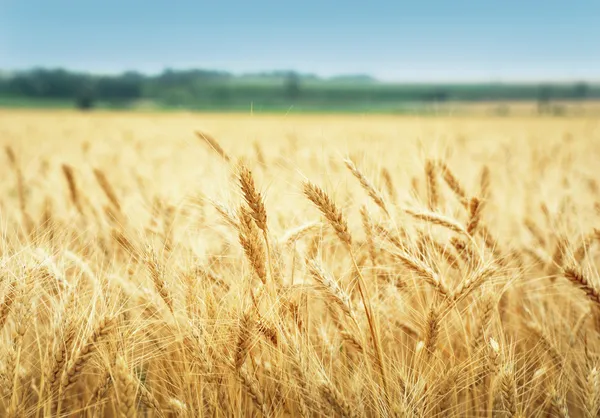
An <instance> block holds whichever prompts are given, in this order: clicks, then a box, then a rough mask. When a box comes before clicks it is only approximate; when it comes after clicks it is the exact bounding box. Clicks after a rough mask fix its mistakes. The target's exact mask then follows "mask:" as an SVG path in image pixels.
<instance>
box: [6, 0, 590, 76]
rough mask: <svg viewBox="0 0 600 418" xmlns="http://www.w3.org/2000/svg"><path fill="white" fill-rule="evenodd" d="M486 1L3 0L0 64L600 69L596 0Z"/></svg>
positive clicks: (362, 70)
mask: <svg viewBox="0 0 600 418" xmlns="http://www.w3.org/2000/svg"><path fill="white" fill-rule="evenodd" d="M483 3H484V2H477V1H472V0H469V1H466V0H457V1H453V2H447V1H443V0H427V1H420V2H418V1H411V2H407V1H405V2H391V1H387V2H384V1H373V2H370V3H366V2H359V1H355V0H350V1H347V2H345V3H344V4H343V7H341V5H340V4H338V3H337V2H333V1H325V0H324V1H316V0H305V1H303V2H296V3H290V4H284V2H281V1H279V2H277V1H273V0H257V1H253V2H238V1H231V0H229V1H220V2H211V3H209V2H206V1H201V2H197V1H196V2H193V1H190V0H181V1H179V2H166V1H164V0H156V1H153V2H147V3H146V2H142V1H139V0H128V1H126V0H121V1H117V0H105V1H102V2H100V1H87V0H80V1H73V0H55V1H53V2H47V1H45V0H0V69H2V70H16V69H25V68H31V67H36V66H42V67H64V68H66V69H70V70H79V71H88V72H96V73H117V72H123V71H127V70H134V71H139V72H143V73H157V72H160V71H162V70H163V69H165V68H175V69H185V68H202V69H218V70H224V71H228V72H232V73H235V74H241V73H252V72H263V71H265V72H269V71H272V70H288V69H290V70H295V71H299V72H302V73H314V74H317V75H319V76H323V77H330V76H336V75H345V74H368V75H371V76H373V77H375V78H377V79H380V80H383V81H400V82H402V81H422V82H427V81H538V80H555V81H573V80H580V79H585V80H599V79H600V54H599V53H598V50H599V49H598V47H597V44H596V43H597V39H600V25H597V24H596V23H597V21H598V20H599V19H600V2H596V1H588V0H584V1H574V2H573V1H572V2H566V1H546V2H542V1H537V0H536V1H530V2H522V1H516V0H506V1H503V2H501V3H500V2H495V3H494V4H483ZM488 3H490V2H488Z"/></svg>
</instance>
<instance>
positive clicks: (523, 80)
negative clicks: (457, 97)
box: [0, 65, 600, 84]
mask: <svg viewBox="0 0 600 418" xmlns="http://www.w3.org/2000/svg"><path fill="white" fill-rule="evenodd" d="M33 70H50V71H56V70H63V71H66V72H69V73H75V74H86V75H92V76H106V77H111V76H112V77H115V76H122V75H124V74H127V73H135V74H139V75H142V76H145V77H156V76H159V75H161V74H164V73H165V72H167V71H173V72H185V71H206V72H216V73H224V74H226V75H231V76H233V77H251V76H269V75H275V74H279V73H280V74H281V75H283V74H285V73H295V74H297V75H299V76H301V77H314V78H316V79H318V80H323V81H328V80H330V81H331V80H335V79H336V78H352V77H365V78H370V79H371V82H373V83H379V84H463V83H464V84H508V83H510V84H544V83H552V84H575V83H588V84H600V75H598V76H593V77H586V78H581V77H569V76H559V77H556V76H554V77H547V76H539V77H531V76H528V77H497V76H490V77H489V78H488V77H481V76H478V77H449V78H446V79H441V78H415V77H397V78H393V77H380V76H375V75H373V74H370V73H366V72H354V73H350V72H349V73H337V74H329V75H325V74H320V73H318V72H311V71H302V70H294V69H290V68H275V69H269V70H267V69H265V70H258V71H232V70H227V69H223V68H211V67H196V66H186V67H184V66H181V67H170V66H165V67H163V68H162V69H161V70H158V71H157V70H154V71H144V70H136V69H123V70H115V71H102V70H90V69H76V68H73V67H67V66H62V65H33V66H30V67H27V68H11V69H2V68H0V76H4V75H9V76H10V75H13V74H15V73H22V72H28V71H33Z"/></svg>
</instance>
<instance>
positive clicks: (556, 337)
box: [0, 111, 600, 417]
mask: <svg viewBox="0 0 600 418" xmlns="http://www.w3.org/2000/svg"><path fill="white" fill-rule="evenodd" d="M0 144H1V145H2V146H4V147H5V149H4V150H3V153H2V155H0V161H2V163H1V164H0V220H1V223H0V228H1V233H2V238H1V242H0V257H1V258H0V260H1V261H0V328H1V329H0V332H1V333H0V342H1V344H0V359H1V361H0V397H1V401H0V415H2V416H18V417H20V416H50V415H52V416H73V417H75V416H98V417H108V416H123V417H133V416H155V417H169V416H183V417H196V416H203V415H206V416H261V415H264V416H301V417H305V416H319V415H321V416H331V415H335V416H348V417H350V416H422V417H429V416H440V417H442V416H522V417H531V416H547V414H550V415H551V416H563V417H566V416H585V417H595V416H597V414H598V411H599V406H600V376H599V373H600V357H599V354H600V341H599V339H598V337H599V332H600V310H599V308H600V292H599V291H598V290H597V289H599V288H600V283H598V282H599V277H598V269H597V266H598V262H599V260H600V253H599V250H600V248H599V247H600V246H599V245H598V239H599V238H600V236H599V230H598V229H597V228H600V186H599V185H598V163H599V162H600V147H599V146H598V144H600V125H599V123H598V122H597V121H594V120H591V119H589V120H585V119H558V118H556V119H555V118H552V119H551V118H533V119H525V118H514V119H510V118H508V119H506V118H503V119H483V118H482V119H466V118H457V119H452V118H407V117H378V116H369V117H361V116H352V117H343V116H335V117H334V116H323V117H317V116H283V115H280V116H268V117H267V116H260V117H259V116H254V117H253V116H250V115H247V116H236V115H229V116H221V115H159V114H157V115H144V114H134V115H127V114H108V113H107V114H90V115H87V114H76V113H68V112H56V113H35V112H14V111H3V112H2V113H0Z"/></svg>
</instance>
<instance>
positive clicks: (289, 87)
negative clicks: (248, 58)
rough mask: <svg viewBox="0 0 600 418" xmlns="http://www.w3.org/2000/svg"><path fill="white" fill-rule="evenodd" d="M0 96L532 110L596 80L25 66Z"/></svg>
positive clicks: (84, 102)
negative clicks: (494, 104) (501, 104)
mask: <svg viewBox="0 0 600 418" xmlns="http://www.w3.org/2000/svg"><path fill="white" fill-rule="evenodd" d="M0 97H9V98H28V99H40V100H43V99H60V100H68V101H71V102H72V103H74V104H75V105H77V106H78V107H80V108H82V109H88V108H91V107H94V106H95V105H96V104H97V103H107V104H111V105H115V106H127V105H129V104H131V103H133V102H137V101H140V100H150V101H152V102H155V103H157V104H159V105H163V106H171V107H178V106H179V107H186V108H228V107H236V106H247V105H248V104H249V103H254V104H256V105H265V106H289V105H305V106H315V107H319V106H320V107H323V108H326V107H344V106H351V105H352V104H357V103H360V104H367V105H369V104H372V105H374V106H377V105H382V104H392V103H403V102H425V103H429V102H445V101H518V100H535V101H537V102H538V104H539V106H540V109H544V108H546V107H548V106H550V103H552V102H553V101H556V100H586V99H599V98H600V86H598V85H593V84H588V83H585V82H577V83H571V84H568V83H563V84H501V83H488V84H445V85H441V84H436V85H433V84H390V83H380V82H377V81H376V80H373V79H371V78H369V77H367V76H355V77H340V78H336V79H320V78H318V77H316V76H313V75H301V74H298V73H295V72H274V73H265V74H254V75H246V76H235V75H232V74H230V73H227V72H222V71H208V70H166V71H164V72H162V73H161V74H158V75H143V74H140V73H136V72H126V73H123V74H120V75H110V76H108V75H94V74H85V73H77V72H71V71H67V70H63V69H32V70H28V71H20V72H16V73H13V74H10V75H7V76H4V77H2V76H0Z"/></svg>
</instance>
